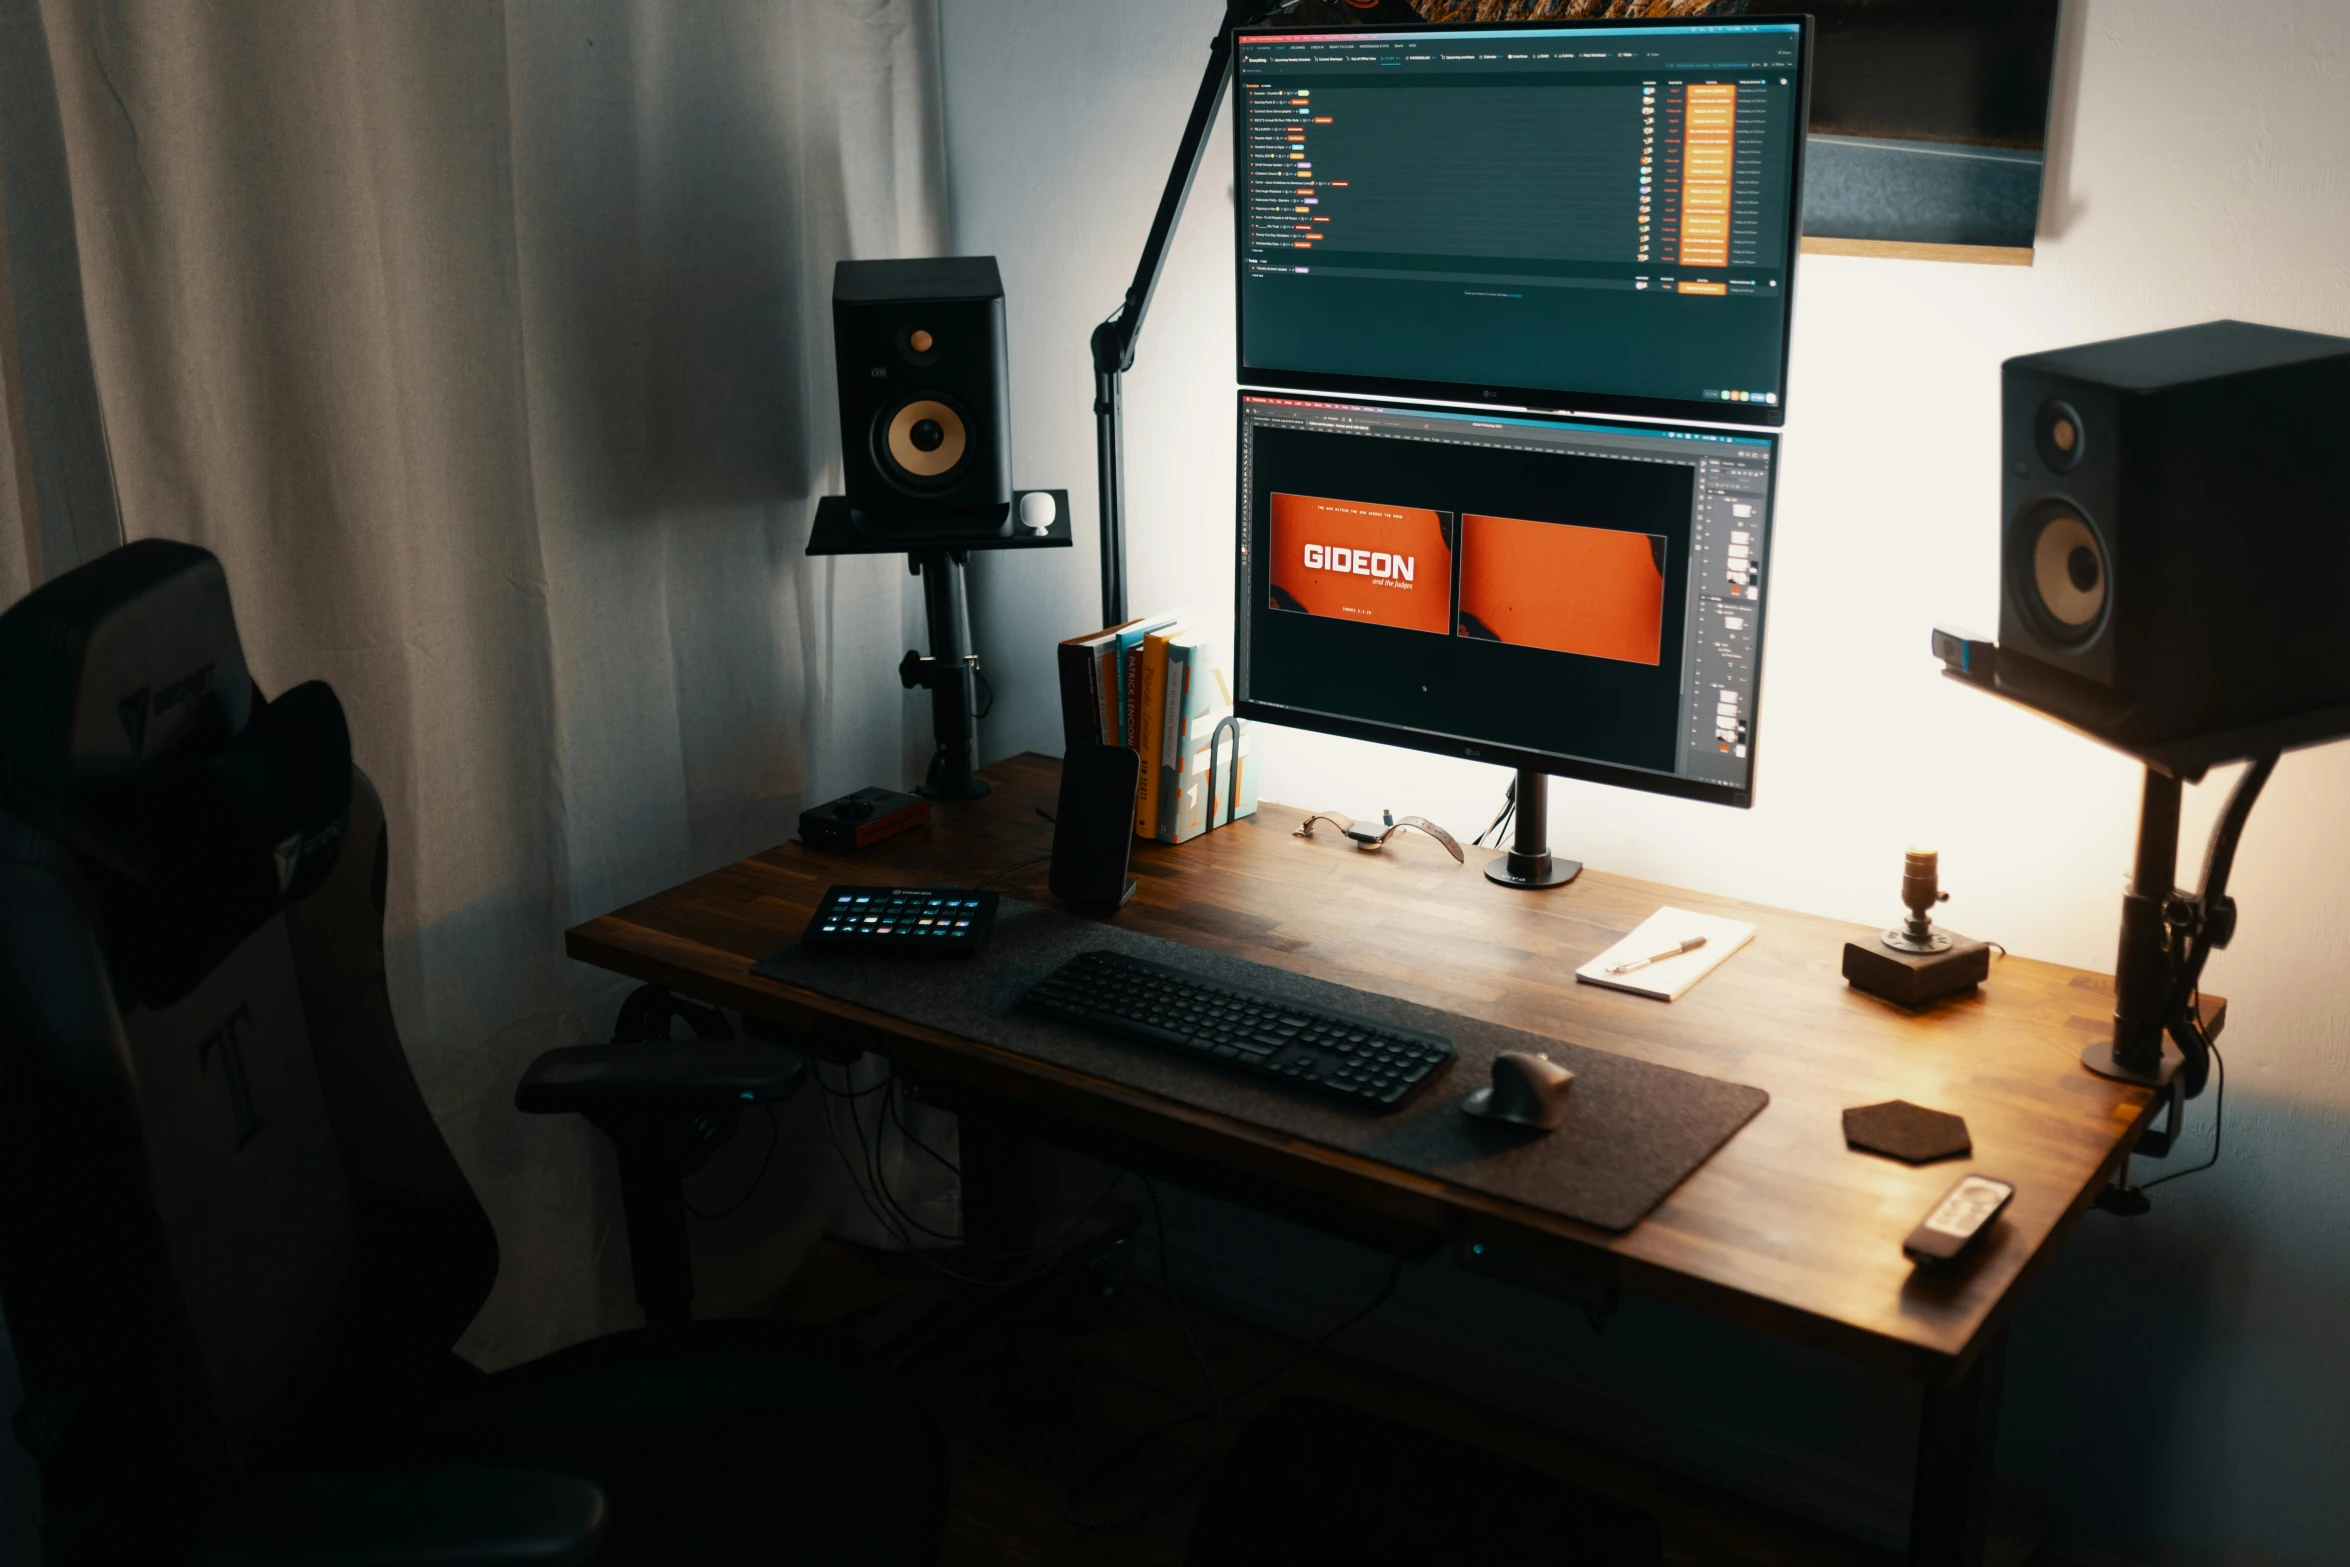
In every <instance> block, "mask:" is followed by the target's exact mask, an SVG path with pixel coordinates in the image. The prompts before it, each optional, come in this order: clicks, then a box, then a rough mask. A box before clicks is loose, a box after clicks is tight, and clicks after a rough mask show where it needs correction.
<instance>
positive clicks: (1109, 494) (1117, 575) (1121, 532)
mask: <svg viewBox="0 0 2350 1567" xmlns="http://www.w3.org/2000/svg"><path fill="white" fill-rule="evenodd" d="M1297 4H1298V0H1225V3H1224V21H1223V24H1222V25H1221V26H1219V27H1218V28H1217V30H1216V36H1215V38H1214V40H1213V41H1212V42H1210V43H1209V45H1208V68H1207V70H1206V71H1205V72H1203V73H1202V74H1201V76H1200V83H1199V91H1198V93H1196V94H1195V95H1194V96H1193V98H1192V100H1191V118H1190V119H1188V120H1186V121H1185V122H1184V125H1183V140H1182V141H1181V142H1180V143H1179V144H1177V146H1176V149H1175V165H1174V167H1173V168H1170V169H1169V170H1168V171H1167V185H1166V188H1165V189H1164V190H1162V191H1160V192H1159V210H1158V211H1157V212H1156V213H1154V214H1153V215H1152V217H1151V231H1150V237H1149V238H1148V239H1145V240H1144V241H1143V244H1142V258H1141V259H1140V260H1139V261H1137V262H1136V263H1135V266H1134V281H1133V282H1132V283H1130V284H1128V285H1127V286H1126V297H1125V298H1124V299H1123V300H1121V301H1120V302H1119V304H1118V308H1117V309H1116V310H1114V311H1112V312H1111V314H1110V318H1109V319H1108V320H1107V321H1104V322H1103V323H1102V324H1101V325H1100V326H1097V327H1095V328H1094V329H1093V421H1094V459H1095V462H1096V464H1097V468H1098V474H1097V480H1098V482H1097V486H1096V505H1097V506H1098V507H1099V510H1100V516H1101V535H1102V624H1103V625H1105V626H1115V625H1118V624H1120V623H1122V622H1123V621H1124V620H1125V619H1126V423H1125V415H1124V412H1123V407H1122V403H1121V391H1120V382H1121V379H1122V378H1123V377H1124V375H1125V374H1126V372H1127V371H1129V370H1131V369H1133V368H1134V340H1135V339H1136V338H1137V337H1139V336H1140V335H1141V333H1142V318H1143V316H1144V314H1145V313H1146V312H1147V311H1149V309H1150V307H1151V294H1152V293H1153V292H1154V291H1155V290H1156V289H1157V288H1158V286H1159V273H1160V272H1161V271H1162V270H1163V269H1164V268H1165V266H1166V264H1167V245H1168V242H1169V241H1170V240H1172V239H1173V238H1174V236H1175V225H1176V224H1177V223H1178V222H1180V221H1181V220H1182V217H1183V204H1184V202H1185V201H1186V200H1188V199H1189V198H1190V196H1191V182H1192V179H1193V177H1194V176H1195V175H1197V174H1198V173H1199V165H1200V159H1201V157H1202V156H1203V155H1204V154H1205V153H1206V152H1207V148H1208V134H1209V132H1211V131H1212V130H1214V129H1215V125H1216V111H1217V110H1218V109H1220V108H1222V107H1223V105H1224V89H1225V87H1226V86H1227V85H1228V84H1229V83H1230V82H1231V80H1232V33H1233V29H1235V28H1239V27H1252V26H1255V25H1257V24H1259V23H1261V22H1267V21H1270V20H1272V19H1273V18H1274V17H1276V16H1279V15H1280V14H1281V13H1282V12H1284V11H1288V10H1292V9H1294V8H1295V7H1296V6H1297Z"/></svg>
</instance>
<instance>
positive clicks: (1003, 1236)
mask: <svg viewBox="0 0 2350 1567" xmlns="http://www.w3.org/2000/svg"><path fill="white" fill-rule="evenodd" d="M956 1130H957V1133H958V1144H957V1145H958V1147H960V1149H961V1150H962V1168H963V1249H962V1258H961V1266H962V1267H963V1269H964V1270H965V1271H966V1272H969V1273H970V1274H972V1275H973V1276H974V1277H977V1278H983V1279H999V1278H1011V1277H1014V1276H1016V1275H1018V1274H1020V1273H1021V1272H1023V1271H1024V1270H1025V1269H1026V1268H1027V1266H1028V1254H1029V1250H1030V1248H1031V1247H1033V1246H1034V1245H1035V1243H1036V1192H1035V1187H1034V1183H1033V1180H1032V1177H1031V1175H1030V1173H1029V1153H1030V1149H1029V1142H1028V1139H1027V1138H1026V1137H1024V1136H1022V1135H1021V1134H1020V1133H1019V1132H1017V1131H1015V1130H1013V1129H1012V1128H1010V1127H1008V1126H1006V1125H1005V1124H1004V1123H1003V1122H1001V1121H998V1120H995V1119H993V1118H992V1117H989V1116H987V1115H984V1114H974V1113H971V1112H968V1111H965V1112H962V1113H960V1114H958V1116H957V1118H956Z"/></svg>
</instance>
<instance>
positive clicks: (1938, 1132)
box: [1844, 1099, 1975, 1164]
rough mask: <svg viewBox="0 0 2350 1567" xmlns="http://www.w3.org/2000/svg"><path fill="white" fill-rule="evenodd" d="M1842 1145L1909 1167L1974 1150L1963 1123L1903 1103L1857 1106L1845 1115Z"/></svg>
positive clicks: (1944, 1113)
mask: <svg viewBox="0 0 2350 1567" xmlns="http://www.w3.org/2000/svg"><path fill="white" fill-rule="evenodd" d="M1844 1141H1845V1142H1846V1143H1847V1144H1848V1145H1850V1146H1851V1147H1854V1148H1858V1149H1860V1150H1861V1151H1862V1152H1863V1153H1881V1154H1884V1155H1886V1156H1887V1157H1889V1158H1894V1159H1902V1160H1906V1161H1907V1162H1909V1163H1911V1164H1931V1163H1933V1162H1934V1161H1935V1160H1936V1159H1950V1158H1955V1157H1957V1156H1958V1155H1959V1154H1962V1153H1972V1152H1974V1146H1975V1145H1974V1142H1973V1140H1972V1139H1971V1138H1969V1137H1968V1136H1967V1131H1966V1122H1965V1121H1964V1120H1963V1119H1961V1118H1960V1117H1958V1116H1955V1115H1952V1114H1950V1113H1949V1112H1948V1111H1946V1110H1929V1109H1927V1108H1926V1107H1925V1106H1924V1105H1913V1104H1911V1103H1910V1102H1909V1101H1908V1100H1906V1099H1888V1100H1886V1101H1885V1102H1884V1103H1883V1104H1881V1105H1857V1106H1855V1107H1854V1108H1852V1109H1850V1110H1847V1111H1845V1112H1844Z"/></svg>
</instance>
